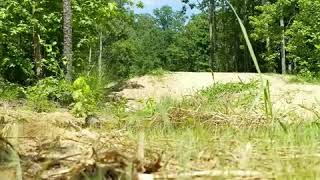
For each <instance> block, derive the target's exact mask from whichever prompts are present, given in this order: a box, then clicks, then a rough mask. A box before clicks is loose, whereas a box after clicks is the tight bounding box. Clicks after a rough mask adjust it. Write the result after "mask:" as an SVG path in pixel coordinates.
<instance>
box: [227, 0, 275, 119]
mask: <svg viewBox="0 0 320 180" xmlns="http://www.w3.org/2000/svg"><path fill="white" fill-rule="evenodd" d="M225 1H226V2H227V4H228V5H229V6H230V8H231V9H232V11H233V12H234V14H235V16H236V17H237V20H238V22H239V25H240V28H241V31H242V33H243V37H244V39H245V41H246V44H247V47H248V49H249V52H250V56H251V58H252V61H253V63H254V65H255V68H256V70H257V72H258V74H259V77H260V81H261V89H260V91H261V92H264V94H265V96H264V100H265V107H266V115H267V116H271V118H272V119H273V112H272V103H271V98H270V83H269V82H267V84H266V86H265V85H264V80H263V77H262V73H261V70H260V67H259V63H258V60H257V57H256V55H255V53H254V50H253V47H252V44H251V42H250V39H249V36H248V33H247V30H246V28H245V26H244V24H243V23H242V20H241V19H240V17H239V15H238V14H237V12H236V10H235V8H234V7H233V6H232V4H231V3H230V2H229V1H228V0H225ZM261 94H262V93H261ZM261 94H259V95H258V96H257V98H256V100H255V102H254V103H253V105H252V109H253V108H254V107H255V105H256V104H257V103H258V101H259V99H260V95H261Z"/></svg>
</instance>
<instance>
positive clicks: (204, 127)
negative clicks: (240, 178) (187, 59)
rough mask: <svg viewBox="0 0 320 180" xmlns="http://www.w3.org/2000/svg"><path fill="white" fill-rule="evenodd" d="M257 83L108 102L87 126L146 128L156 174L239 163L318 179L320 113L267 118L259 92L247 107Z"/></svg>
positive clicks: (275, 174) (127, 130) (130, 135)
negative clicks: (102, 116)
mask: <svg viewBox="0 0 320 180" xmlns="http://www.w3.org/2000/svg"><path fill="white" fill-rule="evenodd" d="M258 87H259V84H258V83H257V82H250V83H247V84H244V83H229V84H216V85H215V86H214V87H210V88H207V89H205V90H203V91H200V92H198V93H197V94H196V95H195V96H193V97H186V98H184V99H182V100H179V101H177V100H173V99H171V98H164V99H163V100H162V101H161V102H156V101H154V100H152V99H150V100H148V101H146V102H144V103H145V104H144V105H145V107H144V108H143V109H141V110H139V111H137V112H128V111H126V103H125V102H118V103H113V105H112V106H111V107H110V108H107V109H106V110H107V112H105V113H106V114H107V115H108V121H106V123H105V124H104V126H103V127H102V128H99V129H95V128H92V129H91V130H94V131H97V132H99V131H101V132H103V133H105V132H110V133H111V132H121V134H123V135H124V136H125V137H126V138H127V140H128V141H129V142H131V141H135V142H137V143H136V144H139V143H138V142H139V139H140V138H141V136H140V135H141V132H143V133H144V136H145V143H144V147H143V148H144V149H145V156H146V157H154V156H160V157H161V162H162V165H163V167H162V169H161V172H160V174H176V173H184V172H196V171H207V170H221V171H228V170H230V171H232V170H241V171H250V172H259V174H260V175H259V176H256V177H252V178H262V179H265V178H276V179H318V178H319V177H320V168H319V166H320V160H319V157H320V145H319V139H320V133H319V131H320V124H319V122H318V120H310V119H308V121H306V120H302V119H297V117H295V116H290V117H286V119H289V120H290V122H293V123H290V124H289V123H286V122H284V121H282V119H280V118H279V117H277V116H276V115H275V117H274V119H269V118H267V117H266V115H265V114H264V103H263V100H262V99H261V100H260V101H261V102H260V103H258V104H257V105H256V106H255V107H254V108H252V104H253V102H254V101H255V99H256V97H257V93H258ZM101 111H102V110H101ZM110 115H112V117H110ZM50 120H52V119H50ZM279 121H281V122H283V124H282V126H280V124H279V123H278V122H279ZM283 126H285V127H283ZM121 141H122V140H121ZM125 141H126V140H125ZM121 143H125V142H124V141H123V142H121ZM114 146H117V145H114ZM128 148H132V147H128ZM134 148H135V147H134ZM0 157H1V155H0ZM153 159H155V158H153ZM0 175H1V173H0ZM218 178H219V177H218ZM224 178H226V177H225V175H224V176H223V177H222V175H221V179H224ZM228 178H235V177H228ZM208 179H212V177H208Z"/></svg>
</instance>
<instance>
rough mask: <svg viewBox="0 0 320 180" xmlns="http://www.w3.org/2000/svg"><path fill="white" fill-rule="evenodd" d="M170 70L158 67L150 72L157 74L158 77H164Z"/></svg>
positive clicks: (153, 74) (150, 73)
mask: <svg viewBox="0 0 320 180" xmlns="http://www.w3.org/2000/svg"><path fill="white" fill-rule="evenodd" d="M168 73H169V72H168V71H166V70H164V69H162V68H158V69H154V70H152V71H150V72H149V73H148V74H149V75H152V76H157V77H163V76H164V75H166V74H168Z"/></svg>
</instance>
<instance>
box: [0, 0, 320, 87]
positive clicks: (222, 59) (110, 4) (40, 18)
mask: <svg viewBox="0 0 320 180" xmlns="http://www.w3.org/2000/svg"><path fill="white" fill-rule="evenodd" d="M183 2H184V3H186V4H188V5H190V6H191V7H192V8H198V9H199V10H200V11H199V13H197V14H196V15H193V16H192V17H187V16H186V14H185V12H186V11H188V9H186V8H184V9H182V10H181V11H175V10H173V8H171V7H170V6H164V7H162V8H159V9H155V10H154V13H153V14H134V12H133V10H132V9H133V7H136V6H138V7H142V6H143V5H142V4H141V3H136V4H134V3H133V1H131V0H125V1H123V0H122V1H118V0H108V1H88V0H77V1H73V2H72V11H73V17H72V20H73V24H72V26H73V27H72V28H73V41H72V42H73V43H72V44H73V56H72V57H73V66H74V67H73V72H72V73H73V77H74V79H76V78H77V77H79V76H81V75H84V74H86V75H97V76H99V77H100V78H102V77H104V78H108V79H119V78H126V77H129V76H133V75H141V74H145V73H148V72H150V71H153V70H154V69H165V70H170V71H208V70H209V69H210V66H209V63H208V62H209V59H210V51H211V49H212V48H211V49H210V46H211V45H210V38H209V27H210V26H209V23H210V22H209V21H208V17H209V16H208V15H209V14H210V12H209V11H210V10H211V11H214V14H213V15H214V16H215V17H214V20H215V22H214V23H215V26H214V28H215V30H214V33H215V43H214V45H215V48H213V50H214V51H215V53H214V57H213V59H214V62H213V63H214V67H213V68H214V69H213V70H214V71H245V72H250V71H255V68H254V65H253V63H252V61H251V60H250V55H249V52H248V50H247V48H246V45H245V41H244V38H243V36H242V35H241V30H240V27H239V25H238V24H237V21H236V18H235V16H234V14H233V12H232V11H231V9H230V7H229V6H228V5H227V4H226V2H225V1H223V0H207V1H202V2H200V3H198V4H193V3H191V2H193V1H190V2H189V1H186V0H184V1H183ZM212 2H214V3H215V4H214V5H215V7H214V9H212V8H211V9H210V8H209V5H210V3H212ZM230 2H231V3H232V4H233V5H234V6H235V8H236V10H237V12H238V14H239V16H240V18H241V19H242V20H243V22H244V24H245V26H246V28H247V30H248V32H249V33H250V34H251V38H252V40H254V42H253V46H254V48H255V51H256V54H258V55H259V56H258V60H259V62H260V66H261V69H262V70H263V71H264V72H281V68H282V70H283V66H285V67H284V68H285V69H286V70H288V71H289V72H292V73H302V74H305V75H307V76H310V77H311V76H317V75H318V71H319V70H320V61H319V58H320V55H319V54H320V50H319V49H320V45H319V44H320V40H319V39H320V35H319V32H318V29H319V23H318V22H319V18H320V14H319V12H320V11H319V10H320V2H319V1H311V0H270V1H268V0H258V1H249V0H244V1H237V0H231V1H230ZM62 11H63V2H62V1H55V2H53V1H48V0H41V1H31V0H25V1H22V2H20V1H18V0H7V1H2V2H1V3H0V32H1V33H0V72H1V76H2V77H3V78H4V79H5V80H8V81H10V82H14V83H19V84H24V85H30V84H35V83H36V82H37V81H38V80H39V79H42V78H45V77H51V76H52V77H55V78H58V79H64V77H65V74H66V71H67V68H66V67H67V64H68V62H67V61H66V59H64V58H63V45H64V44H63V43H64V42H63V14H62ZM281 21H282V22H283V23H281ZM281 24H283V26H281ZM281 62H283V63H282V64H281ZM281 66H282V67H281Z"/></svg>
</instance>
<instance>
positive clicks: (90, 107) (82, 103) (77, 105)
mask: <svg viewBox="0 0 320 180" xmlns="http://www.w3.org/2000/svg"><path fill="white" fill-rule="evenodd" d="M92 82H94V81H91V83H92ZM93 84H95V83H93ZM96 88H97V87H96ZM99 94H100V93H99V91H98V88H97V89H94V90H93V89H92V88H91V86H90V85H89V80H88V78H86V77H83V76H82V77H79V78H78V79H76V80H75V81H74V83H73V85H72V97H73V99H74V103H73V104H72V112H73V113H74V114H75V115H76V116H79V117H83V116H85V115H87V114H89V113H92V112H93V111H95V109H96V105H97V101H98V98H99Z"/></svg>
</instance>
